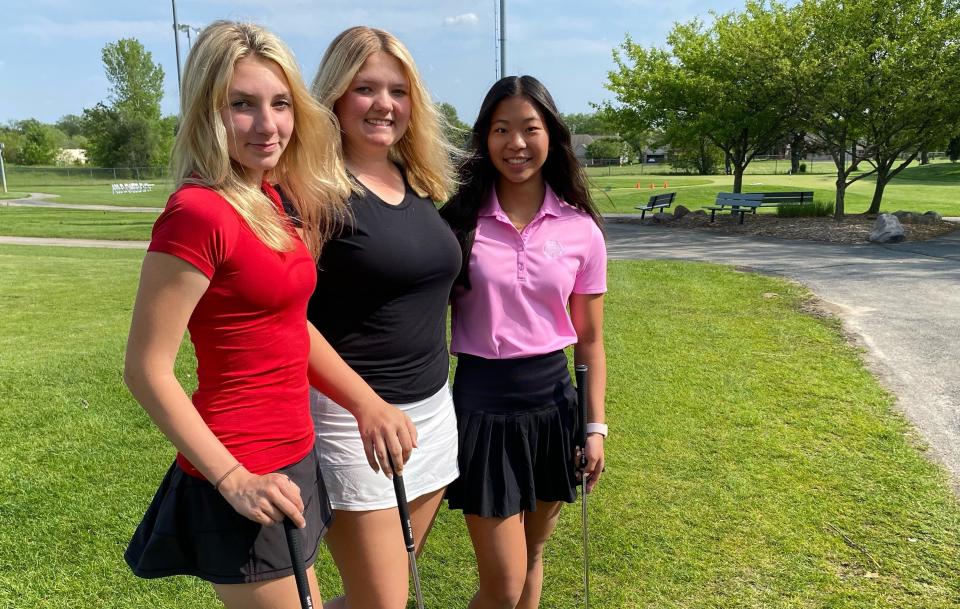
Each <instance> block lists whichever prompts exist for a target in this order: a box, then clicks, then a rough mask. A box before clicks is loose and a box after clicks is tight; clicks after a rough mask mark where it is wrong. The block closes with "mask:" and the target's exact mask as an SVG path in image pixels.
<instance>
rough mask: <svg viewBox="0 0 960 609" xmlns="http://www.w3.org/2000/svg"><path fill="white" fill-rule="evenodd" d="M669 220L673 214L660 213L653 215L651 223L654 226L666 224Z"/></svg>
mask: <svg viewBox="0 0 960 609" xmlns="http://www.w3.org/2000/svg"><path fill="white" fill-rule="evenodd" d="M671 220H673V214H668V213H664V212H662V211H661V212H657V213H655V214H653V221H654V223H656V224H666V223H667V222H670V221H671Z"/></svg>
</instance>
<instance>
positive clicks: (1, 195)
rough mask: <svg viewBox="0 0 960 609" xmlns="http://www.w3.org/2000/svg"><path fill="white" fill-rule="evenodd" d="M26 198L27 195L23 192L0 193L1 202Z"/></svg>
mask: <svg viewBox="0 0 960 609" xmlns="http://www.w3.org/2000/svg"><path fill="white" fill-rule="evenodd" d="M26 196H27V193H25V192H17V191H14V190H10V191H7V192H0V200H2V199H22V198H23V197H26Z"/></svg>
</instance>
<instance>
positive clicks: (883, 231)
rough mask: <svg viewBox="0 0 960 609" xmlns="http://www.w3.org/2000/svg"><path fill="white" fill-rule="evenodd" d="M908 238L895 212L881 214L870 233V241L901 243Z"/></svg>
mask: <svg viewBox="0 0 960 609" xmlns="http://www.w3.org/2000/svg"><path fill="white" fill-rule="evenodd" d="M904 238H906V234H905V233H904V231H903V226H902V225H901V224H900V220H898V219H897V216H896V215H894V214H880V215H879V216H877V221H876V223H874V225H873V232H871V233H870V237H869V239H870V241H873V242H874V243H900V242H901V241H903V240H904Z"/></svg>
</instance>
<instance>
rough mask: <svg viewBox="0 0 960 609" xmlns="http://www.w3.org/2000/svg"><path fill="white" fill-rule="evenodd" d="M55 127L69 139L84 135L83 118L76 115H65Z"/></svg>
mask: <svg viewBox="0 0 960 609" xmlns="http://www.w3.org/2000/svg"><path fill="white" fill-rule="evenodd" d="M54 126H56V128H57V129H59V130H60V131H63V132H64V133H65V134H66V135H67V137H75V136H77V135H82V134H83V117H82V116H77V115H76V114H64V115H63V116H61V117H60V120H58V121H57V122H56V123H55V124H54Z"/></svg>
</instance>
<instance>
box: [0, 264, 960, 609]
mask: <svg viewBox="0 0 960 609" xmlns="http://www.w3.org/2000/svg"><path fill="white" fill-rule="evenodd" d="M142 255H143V254H142V253H141V252H132V251H115V250H113V251H112V250H95V249H68V248H31V247H13V246H0V276H2V277H3V278H4V281H2V282H0V353H2V354H3V356H2V357H0V521H2V522H3V526H2V527H0V607H4V608H7V607H10V608H16V609H20V608H23V609H27V608H30V609H35V608H42V609H52V608H67V607H69V608H76V607H80V608H88V607H89V608H92V607H97V608H99V607H104V608H106V607H110V608H119V609H126V608H130V609H133V608H140V607H151V608H158V609H162V608H182V609H195V608H197V609H198V608H200V607H212V606H215V601H214V599H213V596H212V594H211V593H210V591H209V590H208V588H207V586H205V585H203V584H200V583H197V582H195V581H193V580H190V579H186V578H173V579H167V580H156V581H140V580H137V579H135V578H133V577H132V576H131V575H129V573H128V572H127V570H126V568H125V565H124V564H123V561H122V557H121V556H122V552H123V550H124V547H125V545H126V542H127V540H128V538H129V536H130V534H131V532H132V530H133V528H134V526H135V525H136V522H137V520H138V519H139V517H140V516H141V514H142V512H143V509H144V508H145V506H146V505H147V503H148V502H149V500H150V498H151V496H152V494H153V492H154V490H155V488H156V485H157V483H158V482H159V480H160V478H161V477H162V475H163V472H164V471H165V469H166V468H167V467H168V465H169V463H170V460H171V459H172V457H173V450H172V449H171V448H170V446H169V444H168V443H167V442H166V441H165V440H164V439H163V438H162V436H161V435H160V434H159V433H158V432H157V430H156V428H155V427H154V426H153V425H152V424H151V423H150V421H149V420H148V418H147V417H146V415H145V414H144V412H143V411H142V410H141V409H140V408H139V407H138V406H137V405H136V404H135V403H134V402H133V401H132V399H131V398H130V396H129V394H128V392H127V391H126V389H125V388H124V387H123V384H122V381H121V368H122V357H123V347H124V342H125V336H126V331H127V326H128V324H129V317H130V309H131V306H132V302H133V294H134V290H135V285H136V276H137V272H138V269H139V262H140V260H141V257H142ZM769 293H775V294H777V295H778V297H775V298H769V297H764V294H769ZM807 298H808V295H807V293H806V292H805V291H804V290H803V289H802V288H799V287H797V286H796V285H793V284H790V283H787V282H784V281H780V280H775V279H770V278H764V277H760V276H755V275H749V274H743V273H739V272H735V271H733V270H731V269H728V268H724V267H717V266H711V265H702V264H688V263H677V262H614V263H612V264H611V268H610V293H609V296H608V305H607V324H608V325H607V345H608V357H609V361H610V371H611V372H610V383H609V399H608V412H609V421H610V423H611V430H612V431H611V436H610V439H609V442H608V445H607V451H608V468H607V473H606V474H605V478H604V480H603V481H602V483H601V486H600V487H599V488H598V489H597V492H596V493H595V494H593V495H592V496H591V502H590V505H591V538H592V547H591V550H592V559H593V560H592V562H593V570H592V580H591V583H592V596H593V598H592V602H593V606H595V607H609V608H617V609H621V608H629V609H633V608H648V607H649V608H651V609H652V608H657V609H681V608H682V609H700V608H702V609H708V608H709V609H714V608H723V609H727V608H750V609H761V608H763V609H770V608H785V609H786V608H791V609H792V608H821V607H830V608H832V609H861V608H865V607H870V608H889V609H902V608H917V609H948V608H952V609H955V608H956V607H957V606H958V603H960V578H958V577H957V565H958V564H960V504H958V502H957V500H956V499H955V498H954V496H953V495H952V494H951V493H950V491H949V490H948V487H947V485H946V484H945V481H944V474H943V472H942V471H941V470H939V469H937V468H936V467H934V466H933V465H931V464H930V463H928V462H927V461H926V460H925V459H924V458H923V456H922V451H921V450H920V449H919V448H918V447H917V442H916V441H915V439H914V437H913V435H912V433H911V432H910V430H909V429H908V426H907V425H906V423H905V422H904V421H903V419H902V418H901V417H900V416H898V415H896V414H893V413H892V412H891V399H890V397H889V396H888V395H887V394H886V393H884V391H883V390H882V389H881V388H880V387H879V386H878V384H877V382H876V381H875V379H874V378H873V377H871V376H870V374H868V373H867V372H866V371H865V370H864V368H863V366H862V365H861V362H860V358H859V355H858V353H857V352H856V350H854V349H852V348H851V347H849V346H848V345H847V344H845V342H844V341H843V339H842V337H841V336H840V333H839V331H838V326H837V324H836V323H835V322H834V321H831V320H828V319H820V318H815V317H812V316H810V315H807V314H805V313H803V312H802V311H801V309H802V308H803V305H804V303H805V302H806V301H807ZM647 310H658V311H668V312H669V314H667V315H663V316H651V315H647V314H645V313H644V311H647ZM652 361H655V362H658V363H657V364H656V365H651V362H652ZM193 369H194V361H193V359H192V356H191V355H190V353H189V352H188V350H187V349H184V350H183V352H182V353H181V357H180V358H179V360H178V366H177V373H178V376H179V377H180V378H181V379H182V380H183V382H184V384H185V385H186V386H188V387H192V386H193V385H194V384H195V381H194V376H193V375H194V372H193ZM578 511H579V510H578V509H577V508H575V507H570V508H568V509H566V510H564V513H563V516H562V519H561V523H560V525H559V528H558V531H557V533H556V535H555V538H554V540H553V541H552V543H551V545H550V546H549V547H548V550H547V555H546V570H547V575H546V577H547V585H546V592H545V596H544V601H543V607H545V608H559V609H568V608H569V609H572V608H574V607H579V606H582V604H581V601H580V563H579V556H580V546H579V541H578V540H579V538H580V529H579V525H578V522H579V514H578ZM420 567H421V575H422V579H423V582H424V591H425V595H426V602H427V606H428V607H463V606H465V605H466V601H467V599H468V598H469V595H470V593H471V591H472V590H473V588H474V586H475V581H476V580H475V577H474V575H473V567H472V553H471V549H470V543H469V538H468V536H467V535H466V532H465V528H464V526H463V523H462V518H460V517H459V516H458V515H457V514H455V513H452V512H449V511H447V510H446V509H443V510H442V511H441V513H440V517H439V519H438V523H437V526H436V528H435V530H434V533H433V534H432V536H431V538H430V541H429V543H428V544H427V548H426V552H425V554H424V555H423V557H422V558H421V561H420ZM319 573H320V579H321V588H322V590H323V592H324V596H332V595H334V594H336V593H337V592H338V591H339V583H338V578H337V576H336V572H335V570H334V568H333V566H332V564H331V562H330V560H329V557H328V556H327V555H324V556H323V557H322V558H321V561H320V564H319Z"/></svg>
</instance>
